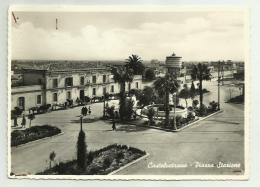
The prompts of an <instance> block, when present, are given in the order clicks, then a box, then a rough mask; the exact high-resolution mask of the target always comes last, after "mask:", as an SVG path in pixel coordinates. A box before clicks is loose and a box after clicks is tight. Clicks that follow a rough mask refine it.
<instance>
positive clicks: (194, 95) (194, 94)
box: [190, 81, 197, 100]
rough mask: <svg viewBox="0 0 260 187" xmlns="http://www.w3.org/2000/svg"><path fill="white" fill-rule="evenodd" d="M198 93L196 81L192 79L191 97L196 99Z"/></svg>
mask: <svg viewBox="0 0 260 187" xmlns="http://www.w3.org/2000/svg"><path fill="white" fill-rule="evenodd" d="M196 95H197V91H196V88H195V85H194V82H193V81H192V82H191V87H190V97H191V99H192V100H194V98H195V97H196Z"/></svg>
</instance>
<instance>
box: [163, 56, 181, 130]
mask: <svg viewBox="0 0 260 187" xmlns="http://www.w3.org/2000/svg"><path fill="white" fill-rule="evenodd" d="M181 58H182V57H180V56H176V55H175V53H173V54H172V55H171V56H167V57H166V61H165V63H166V68H167V72H166V79H167V80H166V93H165V96H166V98H165V125H166V126H168V125H169V79H170V77H173V78H174V79H177V76H178V74H179V72H180V69H181V66H182V62H181ZM176 100H177V99H176V97H175V104H174V105H176ZM175 109H176V106H174V124H175V128H176V117H175Z"/></svg>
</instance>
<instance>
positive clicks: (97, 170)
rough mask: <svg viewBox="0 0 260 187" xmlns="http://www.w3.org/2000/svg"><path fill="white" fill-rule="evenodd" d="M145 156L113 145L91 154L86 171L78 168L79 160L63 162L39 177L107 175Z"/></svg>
mask: <svg viewBox="0 0 260 187" xmlns="http://www.w3.org/2000/svg"><path fill="white" fill-rule="evenodd" d="M144 155H146V153H145V151H141V150H139V149H137V148H134V147H127V146H126V145H117V144H113V145H109V146H107V147H104V148H102V149H100V150H97V151H94V152H89V153H88V154H87V160H86V162H87V166H86V169H85V170H82V169H79V168H78V166H77V160H72V161H67V162H64V163H63V162H61V163H59V164H58V165H56V166H54V167H52V168H49V169H47V170H45V171H43V172H40V173H37V175H107V174H109V173H111V172H113V171H115V170H118V169H119V168H121V167H123V166H125V165H126V164H128V163H130V162H133V161H135V160H136V159H138V158H140V157H142V156H144Z"/></svg>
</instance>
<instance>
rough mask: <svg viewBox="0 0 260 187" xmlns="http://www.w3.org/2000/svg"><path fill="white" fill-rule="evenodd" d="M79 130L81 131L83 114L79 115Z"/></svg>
mask: <svg viewBox="0 0 260 187" xmlns="http://www.w3.org/2000/svg"><path fill="white" fill-rule="evenodd" d="M79 117H80V131H82V119H83V115H80V116H79Z"/></svg>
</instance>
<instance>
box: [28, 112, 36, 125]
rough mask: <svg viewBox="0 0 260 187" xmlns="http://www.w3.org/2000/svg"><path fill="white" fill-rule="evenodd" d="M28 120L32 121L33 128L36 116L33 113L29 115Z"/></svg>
mask: <svg viewBox="0 0 260 187" xmlns="http://www.w3.org/2000/svg"><path fill="white" fill-rule="evenodd" d="M28 119H29V120H30V123H29V127H31V124H32V120H34V119H35V115H34V114H33V113H32V114H29V115H28Z"/></svg>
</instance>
